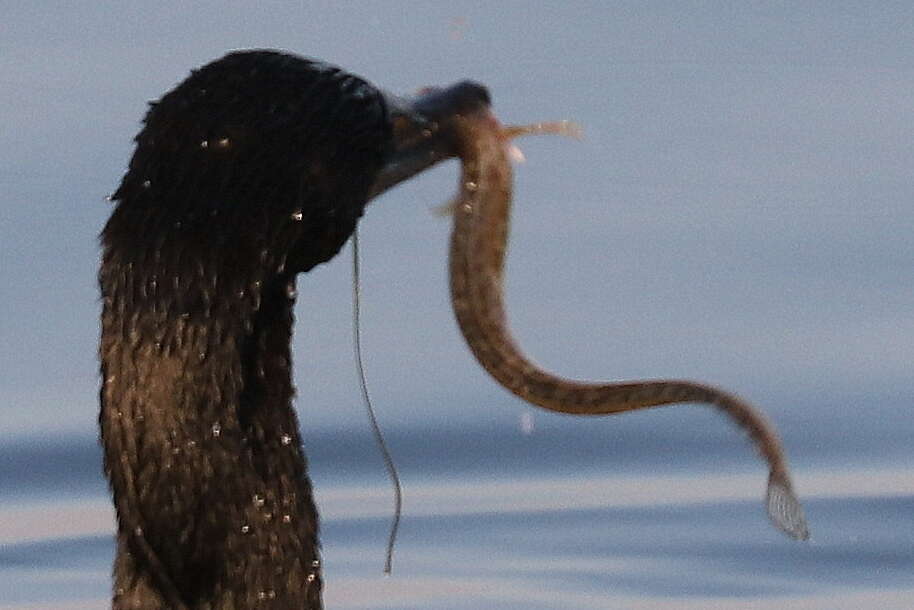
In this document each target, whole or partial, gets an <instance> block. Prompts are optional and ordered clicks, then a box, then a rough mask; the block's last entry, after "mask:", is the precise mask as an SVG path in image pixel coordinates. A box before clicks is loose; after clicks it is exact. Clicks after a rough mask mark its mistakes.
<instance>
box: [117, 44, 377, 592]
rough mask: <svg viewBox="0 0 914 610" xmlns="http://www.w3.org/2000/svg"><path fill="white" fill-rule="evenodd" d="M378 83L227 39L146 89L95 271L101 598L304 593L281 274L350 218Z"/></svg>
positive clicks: (307, 488) (289, 275) (303, 527)
mask: <svg viewBox="0 0 914 610" xmlns="http://www.w3.org/2000/svg"><path fill="white" fill-rule="evenodd" d="M386 114H387V112H386V109H385V106H384V101H383V98H382V96H381V95H380V93H379V92H378V91H377V90H376V89H375V88H373V87H372V86H371V85H369V84H367V83H366V82H365V81H363V80H361V79H359V78H357V77H354V76H352V75H349V74H346V73H345V72H342V71H341V70H339V69H336V68H333V67H330V66H327V65H325V64H321V63H318V62H313V61H310V60H306V59H302V58H300V57H296V56H292V55H288V54H284V53H278V52H274V51H245V52H236V53H232V54H229V55H227V56H226V57H224V58H222V59H220V60H217V61H215V62H213V63H211V64H208V65H207V66H205V67H203V68H201V69H199V70H195V71H194V72H192V73H191V75H190V76H189V77H188V78H187V79H186V80H184V81H183V82H182V83H180V84H179V85H178V86H177V87H176V88H175V89H173V90H172V91H170V92H169V93H167V94H165V95H164V96H163V97H162V98H161V100H159V101H158V102H156V103H153V104H151V105H150V109H149V111H148V114H147V115H146V118H145V121H144V127H143V129H142V131H140V133H139V134H138V135H137V137H136V151H135V153H134V155H133V158H132V159H131V161H130V166H129V170H128V171H127V173H126V175H125V176H124V178H123V181H122V183H121V185H120V187H119V188H118V189H117V191H116V193H115V194H114V195H113V199H114V200H115V202H116V207H115V209H114V210H113V212H112V214H111V217H110V219H109V221H108V223H107V225H106V226H105V228H104V230H103V232H102V235H101V242H102V249H103V254H102V266H101V270H100V273H99V281H100V285H101V293H102V301H103V313H102V332H101V344H100V357H101V371H102V388H101V413H100V424H101V438H102V443H103V444H104V448H105V469H106V472H107V474H108V477H109V480H110V484H111V489H112V491H113V495H114V500H115V507H116V509H117V513H118V548H117V557H116V560H115V570H114V571H115V585H114V587H115V591H114V602H113V605H114V607H115V608H118V609H120V608H144V609H150V608H169V607H175V606H177V607H181V605H183V606H184V607H187V608H194V609H200V610H202V609H229V608H237V609H241V608H254V607H262V608H319V607H320V605H321V602H320V589H321V579H320V569H319V564H318V563H316V562H319V553H318V538H317V535H318V522H317V512H316V510H315V506H314V502H313V498H312V493H311V485H310V482H309V479H308V476H307V471H306V462H305V457H304V453H303V451H302V448H301V443H300V439H299V432H298V429H299V428H298V421H297V418H296V415H295V412H294V411H293V408H292V404H291V403H292V397H293V393H294V389H293V386H292V382H291V375H290V370H291V354H290V337H291V331H292V322H293V304H294V288H295V277H296V274H298V273H299V272H303V271H308V270H309V269H311V268H312V267H314V266H315V265H317V264H319V263H321V262H324V261H327V260H329V259H330V258H332V257H333V256H334V255H335V254H336V253H337V252H338V251H339V249H340V248H341V246H342V244H343V243H344V242H345V241H346V239H347V238H348V237H349V235H350V234H351V233H352V231H353V228H354V227H355V223H356V222H357V220H358V218H359V217H360V216H361V214H362V211H363V208H364V205H365V203H366V199H367V196H368V192H369V189H370V187H371V185H372V183H373V182H374V179H375V177H376V175H377V172H378V171H379V169H380V167H381V165H382V162H383V160H384V158H385V155H386V154H387V153H388V147H389V146H390V131H389V127H388V121H387V116H386Z"/></svg>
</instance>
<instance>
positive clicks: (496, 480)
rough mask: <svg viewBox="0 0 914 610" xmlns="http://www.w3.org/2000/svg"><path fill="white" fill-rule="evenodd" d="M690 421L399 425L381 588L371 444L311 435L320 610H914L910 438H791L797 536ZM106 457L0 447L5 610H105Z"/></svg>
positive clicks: (731, 451) (700, 423)
mask: <svg viewBox="0 0 914 610" xmlns="http://www.w3.org/2000/svg"><path fill="white" fill-rule="evenodd" d="M698 412H699V411H695V412H692V413H690V414H689V415H690V416H689V417H681V418H679V417H678V416H671V417H663V416H660V417H658V414H645V415H643V416H642V415H640V414H639V415H635V416H632V417H624V418H619V419H616V420H615V421H613V422H612V423H610V422H609V421H600V423H599V424H598V425H595V423H596V422H598V421H599V420H594V419H591V420H586V422H584V423H582V422H579V421H574V420H571V419H567V418H561V417H551V416H548V417H541V416H540V415H539V414H537V415H535V416H534V417H535V419H534V420H533V423H534V424H535V426H534V430H533V431H532V432H531V431H530V430H529V426H527V428H528V429H527V430H524V429H523V428H524V426H521V425H520V423H521V422H519V421H517V422H515V421H513V420H510V419H507V418H506V419H503V420H501V421H500V425H496V426H492V427H489V428H488V429H486V430H463V431H458V430H450V431H433V430H413V431H409V432H403V431H401V432H399V433H396V432H395V433H394V434H393V435H392V438H391V439H390V442H391V445H392V448H393V451H394V453H395V454H396V456H397V458H398V460H399V463H400V467H401V470H402V476H403V480H404V492H405V505H404V511H405V512H404V519H403V523H402V529H401V537H400V540H399V543H398V546H397V549H396V555H395V564H394V574H393V576H392V577H389V578H385V577H383V576H382V573H381V570H382V564H383V553H384V543H385V539H386V534H387V528H388V525H389V521H390V516H391V515H390V511H391V504H392V501H391V494H390V490H389V488H388V486H387V484H386V481H385V478H384V474H383V469H382V467H381V465H380V463H379V459H378V457H377V452H376V450H375V449H374V447H373V446H372V445H371V442H370V439H369V438H368V436H367V433H363V432H330V431H324V432H319V433H313V434H309V435H306V443H307V448H308V453H309V455H310V456H311V468H312V474H313V478H314V480H315V484H316V487H317V494H318V502H319V505H320V507H321V511H322V519H323V536H322V540H323V545H324V559H325V565H326V583H327V584H326V592H325V601H326V605H327V607H328V608H379V607H384V608H442V609H443V608H518V609H520V608H524V609H531V608H534V609H537V608H857V607H869V608H910V607H914V478H912V477H911V476H910V471H909V469H908V468H906V467H907V466H908V464H906V463H904V459H905V458H904V455H905V454H906V453H907V451H908V450H907V446H906V443H905V438H910V437H909V432H910V431H909V430H905V429H903V427H902V428H899V429H898V432H897V438H896V439H893V438H891V436H889V437H888V438H887V437H886V434H885V432H884V431H883V432H881V433H880V436H879V442H878V443H876V442H872V443H868V442H867V440H868V439H867V437H866V435H865V434H857V435H856V436H855V437H854V442H853V443H848V441H847V439H846V438H841V437H840V435H838V434H835V435H834V436H832V437H831V438H829V437H828V435H827V434H825V433H822V432H821V431H820V432H819V433H818V435H817V436H815V437H813V436H811V435H808V434H807V435H805V437H806V442H801V439H799V438H791V437H790V436H788V437H787V438H786V440H787V443H788V446H789V448H790V449H791V457H792V458H793V459H792V461H793V464H794V467H795V469H796V472H795V476H796V483H797V485H798V487H799V491H800V494H801V495H802V497H803V499H804V502H805V507H806V510H807V514H808V517H809V521H810V525H811V527H812V531H813V537H812V539H811V540H810V541H809V542H808V543H797V542H793V541H790V540H788V539H786V538H785V537H783V536H782V535H781V534H780V533H778V532H777V531H775V530H774V529H773V528H772V527H771V526H769V524H768V522H767V520H766V518H765V513H764V509H763V505H762V501H761V499H762V498H761V497H762V494H763V491H764V484H765V471H764V468H763V467H762V466H761V464H759V463H756V462H755V461H754V460H753V456H752V454H751V451H750V450H749V448H748V446H747V445H745V444H743V443H741V442H740V439H739V437H738V435H737V434H735V433H734V432H733V430H732V429H731V428H730V427H729V426H727V425H726V424H725V423H724V422H722V421H721V420H720V419H719V418H717V417H715V416H713V415H708V414H705V415H702V416H697V415H696V413H698ZM701 412H702V413H703V412H704V410H701ZM670 422H674V423H675V425H674V426H667V424H669V423H670ZM527 423H529V421H528V422H527ZM658 423H659V424H662V425H660V426H658ZM864 428H865V427H864ZM833 432H838V431H833ZM858 432H860V431H858ZM862 432H863V433H865V432H866V430H865V429H864V430H862ZM870 440H873V439H870ZM99 464H100V453H99V450H98V447H97V446H96V444H95V440H94V439H92V438H86V437H69V438H54V439H35V438H29V439H26V438H19V439H11V440H8V441H7V442H6V443H5V444H4V445H3V446H2V448H0V475H2V476H0V480H2V481H3V496H2V500H0V608H3V609H4V610H7V609H11V608H67V609H73V608H103V607H105V603H106V596H107V595H108V590H109V586H110V585H109V583H110V578H109V570H110V564H111V561H112V557H113V552H114V546H113V537H112V534H113V531H114V524H113V520H112V513H111V509H110V506H109V500H108V496H107V492H106V488H105V483H104V480H103V478H102V477H101V474H100V466H99ZM829 464H838V466H837V467H835V466H829Z"/></svg>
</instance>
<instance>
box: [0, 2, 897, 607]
mask: <svg viewBox="0 0 914 610" xmlns="http://www.w3.org/2000/svg"><path fill="white" fill-rule="evenodd" d="M0 17H2V19H0V185H2V188H0V339H2V340H0V609H2V610H10V609H11V608H16V609H23V608H29V609H33V610H34V609H44V608H64V609H70V610H72V609H75V608H102V607H104V606H105V599H106V597H107V594H108V588H109V580H110V579H109V569H110V563H111V558H112V552H113V548H112V532H113V519H112V515H111V509H110V503H109V500H108V496H107V493H106V490H105V486H104V481H103V478H102V477H101V474H100V457H99V451H98V448H97V444H96V440H95V436H96V432H95V417H96V410H97V390H98V375H97V360H96V357H95V349H96V343H97V338H98V325H97V319H98V313H99V311H98V302H97V289H96V285H95V272H96V269H97V265H98V247H97V242H96V236H97V234H98V231H99V230H100V228H101V226H102V225H103V223H104V221H105V218H106V217H107V214H108V213H109V204H107V203H106V202H105V196H106V195H107V194H109V193H110V192H111V191H112V190H113V189H114V188H115V186H116V184H117V181H118V180H119V178H120V176H121V174H122V173H123V171H124V168H125V166H126V163H127V160H128V159H129V155H130V152H131V148H132V143H131V137H132V136H133V134H135V133H136V131H137V130H138V128H139V120H140V117H141V116H142V114H143V112H144V109H145V104H146V102H147V101H148V100H153V99H155V98H157V97H158V96H160V95H161V94H162V93H163V92H164V91H166V90H167V89H169V88H170V87H172V86H173V85H174V84H176V83H177V82H179V81H180V80H181V79H183V78H184V77H185V76H186V74H187V73H188V71H189V70H190V69H191V68H192V67H194V66H197V65H200V64H202V63H204V62H207V61H209V60H211V59H214V58H216V57H219V56H221V55H222V54H223V53H225V52H226V51H227V50H229V49H234V48H248V47H276V48H283V49H287V50H289V51H293V52H297V53H301V54H305V55H310V56H314V57H319V58H321V59H324V60H327V61H330V62H333V63H336V64H339V65H341V66H344V67H346V68H347V69H350V70H352V71H354V72H356V73H358V74H361V75H364V76H365V77H367V78H368V79H369V80H371V81H372V82H375V83H377V84H379V85H381V86H384V87H387V88H389V89H390V90H392V91H397V92H410V91H413V90H416V89H418V88H420V87H423V86H426V85H430V84H439V83H449V82H453V81H455V80H458V79H461V78H474V79H476V80H478V81H480V82H483V83H485V84H486V85H488V86H489V88H490V89H491V91H492V95H493V98H494V101H495V109H496V112H497V113H498V114H499V116H500V117H502V118H503V119H504V120H505V121H507V122H529V121H535V120H541V119H547V120H548V119H563V118H569V119H574V120H576V121H578V122H579V123H581V124H582V125H583V126H584V128H585V135H586V137H585V140H584V141H583V142H570V141H564V140H560V139H549V138H540V139H530V140H527V141H524V142H522V143H521V144H522V149H523V150H524V153H525V154H526V157H527V161H526V162H525V163H523V164H520V165H518V166H517V169H516V182H517V190H516V198H515V214H514V219H513V224H512V236H511V247H510V251H509V252H510V253H509V261H508V269H507V285H506V291H507V299H508V307H509V315H510V320H511V325H512V328H513V329H514V332H515V334H516V335H517V337H518V339H519V342H520V344H521V345H522V346H523V347H524V348H525V349H526V350H527V351H528V352H529V353H530V354H531V355H532V357H533V358H534V359H535V360H537V361H538V362H540V363H541V364H542V365H544V366H545V367H547V368H549V369H552V370H555V371H556V372H558V373H560V374H563V375H566V376H570V377H575V378H581V379H631V378H644V377H688V378H696V379H700V380H705V381H708V382H711V383H715V384H718V385H721V386H723V387H726V388H729V389H731V390H733V391H735V392H737V393H739V394H742V395H744V396H745V397H747V398H749V399H750V400H752V401H753V402H755V403H756V404H758V405H759V406H760V407H761V408H762V409H764V411H765V412H766V413H767V414H769V416H770V417H771V418H772V420H773V421H774V422H775V423H776V424H777V426H778V428H779V429H780V431H781V432H782V435H783V437H784V441H785V444H786V447H787V450H788V454H789V457H790V461H791V465H792V467H793V470H794V474H795V479H796V485H797V488H798V492H799V494H800V496H801V498H802V499H803V500H804V503H805V506H806V510H807V516H808V518H809V521H810V527H811V529H812V539H811V540H810V541H809V542H808V543H796V542H793V541H790V540H787V539H785V538H784V537H783V536H782V535H780V534H779V533H778V532H777V531H775V530H774V529H773V528H772V527H771V526H770V525H769V524H768V523H767V521H766V518H765V515H764V510H763V506H762V494H763V492H764V484H765V480H764V478H765V473H764V469H763V467H762V466H761V464H760V463H758V462H757V460H756V459H755V457H754V456H753V454H752V451H751V449H750V448H749V447H748V446H747V444H746V443H745V442H744V440H743V439H741V438H740V435H739V434H738V433H737V432H736V431H735V430H734V429H733V427H732V426H730V425H729V424H728V423H727V422H725V421H723V420H722V418H720V417H719V416H717V415H715V414H713V413H711V412H709V411H708V410H706V409H703V408H700V407H692V406H685V407H677V408H674V409H658V410H654V411H652V412H646V413H639V414H632V415H628V416H625V417H621V418H608V419H601V418H596V419H582V420H576V419H570V418H564V417H557V416H553V415H550V414H547V413H543V412H540V411H536V410H533V409H530V408H528V407H525V406H524V405H522V404H520V403H519V402H518V401H516V400H514V399H513V398H512V397H510V396H508V395H507V394H506V393H505V392H504V391H503V390H501V389H500V388H498V387H497V386H496V385H495V384H494V383H493V382H492V381H491V380H490V379H489V378H488V377H487V376H486V375H485V373H484V372H482V371H481V370H479V368H478V366H476V365H475V363H474V362H473V360H472V357H471V356H470V355H469V353H468V352H467V350H466V348H465V347H464V345H463V342H462V339H461V338H460V336H459V334H458V332H457V329H456V326H455V323H454V321H453V317H452V314H451V312H450V307H449V304H448V298H447V286H446V279H445V264H446V248H447V246H446V244H447V234H448V229H449V227H448V223H447V221H446V220H442V219H440V218H437V217H435V216H434V215H433V214H431V213H429V210H430V209H431V208H432V207H434V206H435V205H437V204H440V203H443V202H445V201H447V200H448V198H449V196H450V195H451V193H452V192H453V189H454V184H455V181H456V168H455V166H454V165H453V164H450V165H446V166H442V167H440V168H437V169H436V170H434V171H432V172H430V173H428V175H425V176H421V177H419V178H417V179H416V180H414V181H411V182H410V183H408V184H406V185H404V186H402V187H399V188H398V189H396V190H394V191H392V192H390V193H387V194H385V196H384V197H383V198H381V199H379V200H378V201H376V202H374V203H372V204H371V206H369V209H368V210H367V212H366V215H365V217H364V219H363V221H362V223H361V225H360V226H361V229H360V235H361V245H362V252H363V255H364V256H365V260H364V266H363V280H364V287H363V294H364V297H365V302H364V304H363V322H364V331H365V345H364V349H365V354H366V360H367V361H366V366H367V369H368V376H369V384H370V386H371V388H372V392H373V395H374V398H375V401H376V406H377V409H378V411H379V417H380V418H381V421H382V423H383V424H384V425H385V428H386V429H387V430H388V433H389V436H390V442H391V446H392V451H393V452H394V455H395V457H397V459H398V462H399V464H400V467H401V469H402V475H403V479H404V486H405V489H404V491H405V505H404V520H403V524H402V530H401V537H400V541H399V544H398V546H397V550H396V556H395V564H394V570H395V571H394V574H393V576H392V577H390V578H384V577H382V576H381V568H382V565H383V553H384V544H385V539H386V534H387V527H388V522H389V519H390V516H391V515H390V511H391V504H392V500H391V496H390V491H389V490H388V488H387V484H386V480H385V476H384V471H383V466H382V464H381V462H380V459H379V458H378V455H377V451H376V449H375V448H374V447H373V445H372V443H371V439H370V436H369V434H368V428H367V426H366V424H365V423H364V416H363V414H362V411H361V409H362V407H361V405H360V403H359V396H358V388H357V385H356V383H355V378H354V372H353V365H352V353H351V346H350V340H349V325H350V313H349V311H350V310H349V290H350V287H349V281H350V273H349V261H348V260H347V259H348V253H346V252H344V253H343V255H341V256H340V257H338V260H336V261H334V262H332V263H330V264H328V265H326V266H322V267H321V268H319V269H316V270H314V271H313V272H312V273H310V274H308V276H307V277H305V278H303V279H302V280H301V282H300V285H299V304H298V308H297V318H298V322H297V327H296V336H295V338H294V350H295V378H296V383H297V387H298V398H297V401H296V407H297V409H298V411H299V414H300V419H301V421H302V428H303V434H304V438H305V443H306V450H307V452H308V455H309V458H310V462H311V471H312V474H313V476H314V480H315V485H316V489H317V494H318V502H319V505H320V507H321V512H322V518H323V521H322V523H323V536H322V540H323V545H324V547H323V552H324V556H325V560H326V572H327V583H326V601H327V606H328V608H376V607H388V608H492V607H496V608H676V609H679V608H728V609H729V608H737V609H739V608H752V609H759V608H778V609H780V608H860V607H866V608H912V607H914V577H912V575H914V555H912V552H914V551H912V549H914V475H912V473H914V443H912V442H911V439H912V438H914V418H912V417H911V413H912V408H914V367H912V363H914V306H912V303H914V274H912V273H911V270H912V262H914V238H912V236H914V205H912V202H914V178H912V172H911V168H912V167H914V149H912V146H911V142H914V104H912V103H911V100H912V99H914V45H911V44H910V24H911V23H912V22H914V5H912V4H911V3H910V2H880V3H878V4H875V3H846V2H805V3H801V4H797V3H733V2H709V1H696V2H686V1H683V2H651V3H631V2H575V3H563V4H561V5H559V4H558V3H545V2H544V3H530V2H508V1H506V2H498V3H491V2H486V3H477V2H465V1H463V0H453V1H450V2H447V3H414V2H402V3H401V2H393V1H391V2H366V3H336V2H309V3H301V4H295V3H262V4H258V5H256V6H254V5H252V4H250V3H239V4H234V5H231V6H229V5H226V4H224V3H221V2H197V3H193V4H192V5H188V4H187V3H184V2H175V1H170V0H166V1H162V2H158V3H155V4H145V5H144V4H121V5H117V6H111V5H102V4H98V5H88V4H80V3H70V4H66V3H63V4H62V3H50V2H43V1H40V0H39V1H36V2H29V3H6V4H4V5H3V7H2V10H0Z"/></svg>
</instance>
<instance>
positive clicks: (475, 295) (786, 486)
mask: <svg viewBox="0 0 914 610" xmlns="http://www.w3.org/2000/svg"><path fill="white" fill-rule="evenodd" d="M450 128H451V129H452V130H453V131H452V134H453V135H452V141H453V142H454V145H455V147H456V152H457V155H458V156H459V157H460V159H461V161H462V172H461V179H460V187H459V193H458V196H457V198H456V199H455V203H454V206H453V207H454V211H453V213H454V228H453V233H452V235H451V251H450V285H451V300H452V304H453V307H454V313H455V314H456V316H457V321H458V323H459V325H460V330H461V332H462V333H463V336H464V338H465V339H466V342H467V344H468V345H469V347H470V349H471V350H472V352H473V355H474V356H475V357H476V359H477V360H478V361H479V363H480V364H481V365H482V366H483V368H485V370H486V371H488V372H489V374H491V375H492V377H494V378H495V379H496V380H497V381H498V383H500V384H501V385H502V386H504V387H505V388H507V389H508V390H510V391H511V392H513V393H514V394H516V395H517V396H519V397H520V398H522V399H524V400H525V401H527V402H529V403H531V404H534V405H537V406H539V407H542V408H544V409H547V410H549V411H556V412H559V413H568V414H571V415H611V414H615V413H623V412H625V411H634V410H636V409H645V408H648V407H655V406H660V405H668V404H674V403H690V402H691V403H706V404H709V405H712V406H714V407H716V408H717V409H720V410H721V411H723V412H724V413H726V414H727V415H728V416H729V417H730V418H731V419H733V420H734V421H735V422H736V424H737V425H739V426H740V427H741V428H742V429H743V430H745V431H746V432H747V433H748V434H749V436H750V437H751V438H752V440H753V442H754V443H755V446H756V447H757V449H758V451H759V452H760V453H761V455H762V457H763V458H764V459H765V460H766V461H767V463H768V467H769V475H768V491H767V509H768V515H769V517H770V518H771V520H772V522H773V523H774V524H775V525H776V526H777V527H778V528H780V529H781V530H783V531H784V532H785V533H786V534H787V535H789V536H791V537H793V538H797V539H806V538H808V536H809V530H808V528H807V525H806V520H805V518H804V516H803V509H802V507H801V506H800V503H799V501H798V500H797V498H796V496H795V495H794V492H793V485H792V484H791V481H790V474H789V472H788V467H787V461H786V458H785V456H784V451H783V449H782V447H781V442H780V440H779V439H778V436H777V433H776V432H775V430H774V427H773V426H772V425H771V424H770V423H769V422H768V421H767V419H765V417H764V416H763V415H762V414H761V413H760V412H759V411H758V409H756V408H755V407H753V406H752V405H751V404H749V403H747V402H746V401H744V400H742V399H741V398H739V397H737V396H735V395H733V394H731V393H729V392H726V391H723V390H720V389H718V388H715V387H712V386H709V385H706V384H703V383H696V382H693V381H686V380H650V381H629V382H620V383H584V382H580V381H573V380H569V379H564V378H561V377H558V376H556V375H553V374H551V373H549V372H547V371H544V370H543V369H541V368H539V367H538V366H537V365H536V364H534V363H533V362H531V361H530V360H529V359H528V358H527V357H526V356H525V355H524V354H523V352H522V351H521V350H520V348H519V347H518V346H517V343H516V342H515V340H514V338H513V337H512V336H511V333H510V331H509V329H508V324H507V317H506V314H505V307H504V299H503V296H502V280H503V274H504V261H505V251H506V247H507V241H508V224H509V217H510V208H511V196H512V182H513V177H512V170H511V163H510V161H509V159H508V157H507V145H508V143H509V142H510V140H511V139H512V138H514V137H516V136H518V135H524V134H526V133H536V132H554V131H556V129H555V126H554V125H544V126H536V125H534V126H530V127H507V128H502V127H500V126H499V124H498V122H497V121H496V120H495V119H494V117H493V116H492V115H491V113H490V112H489V111H488V109H487V108H485V109H480V110H478V111H476V112H473V113H471V114H466V115H461V116H460V117H458V118H457V119H456V120H455V121H454V123H453V124H452V125H451V126H450Z"/></svg>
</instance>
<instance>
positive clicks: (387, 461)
mask: <svg viewBox="0 0 914 610" xmlns="http://www.w3.org/2000/svg"><path fill="white" fill-rule="evenodd" d="M361 299H362V282H361V279H360V277H359V229H358V227H356V229H355V230H354V231H353V232H352V343H353V347H354V349H355V366H356V371H357V373H358V376H359V386H360V387H361V388H362V400H363V401H364V403H365V411H366V413H368V421H369V422H371V430H372V432H373V433H374V439H375V443H376V444H377V445H378V449H379V450H380V451H381V456H382V457H383V458H384V465H385V466H386V467H387V474H388V476H389V477H390V482H391V484H392V485H393V487H394V518H393V523H391V525H390V537H389V538H388V539H387V557H386V559H385V561H384V573H385V574H390V572H391V566H392V564H393V557H394V544H395V542H396V540H397V530H398V529H399V528H400V511H401V508H402V507H403V492H402V489H401V487H400V476H399V475H398V474H397V466H396V465H395V464H394V460H393V458H392V457H391V455H390V450H388V448H387V443H386V442H385V441H384V435H383V434H382V433H381V426H379V425H378V418H377V417H375V413H374V407H373V406H372V405H371V397H370V396H369V395H368V383H367V382H366V381H365V367H364V366H363V364H362V330H361V321H360V313H361V312H360V301H361Z"/></svg>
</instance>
